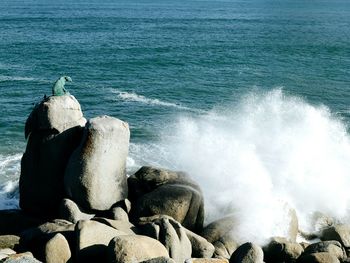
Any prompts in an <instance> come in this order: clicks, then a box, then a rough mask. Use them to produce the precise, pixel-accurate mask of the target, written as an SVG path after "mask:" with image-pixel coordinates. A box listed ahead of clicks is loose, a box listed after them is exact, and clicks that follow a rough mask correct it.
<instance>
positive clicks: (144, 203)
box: [128, 166, 204, 232]
mask: <svg viewBox="0 0 350 263" xmlns="http://www.w3.org/2000/svg"><path fill="white" fill-rule="evenodd" d="M128 185H129V189H130V190H129V193H130V194H129V199H130V200H131V201H132V204H133V205H132V208H131V211H130V215H129V216H130V219H131V220H132V221H137V220H138V218H140V217H148V216H153V215H168V216H171V217H173V218H174V219H175V220H176V221H178V222H179V223H181V224H182V225H183V226H184V227H186V228H187V229H189V230H192V231H194V232H198V231H200V230H201V229H202V227H203V220H204V203H203V196H202V193H201V190H200V188H199V186H198V185H197V184H196V183H195V182H193V181H192V180H191V179H190V178H189V177H188V176H187V175H186V174H184V173H182V172H173V171H169V170H166V169H160V168H154V167H146V166H144V167H142V168H141V169H140V170H138V171H137V172H136V173H135V175H133V176H131V177H129V178H128Z"/></svg>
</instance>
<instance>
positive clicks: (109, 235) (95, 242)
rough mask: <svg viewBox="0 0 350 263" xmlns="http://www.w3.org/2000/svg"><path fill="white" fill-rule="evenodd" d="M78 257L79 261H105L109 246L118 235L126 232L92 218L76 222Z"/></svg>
mask: <svg viewBox="0 0 350 263" xmlns="http://www.w3.org/2000/svg"><path fill="white" fill-rule="evenodd" d="M75 234H76V259H77V260H78V262H105V261H106V253H107V246H108V244H109V242H110V241H111V240H112V239H113V238H114V237H116V236H121V235H127V234H126V233H125V232H123V231H120V230H117V229H115V228H113V227H110V226H107V225H105V224H103V223H100V222H97V221H92V220H81V221H79V222H78V223H77V224H76V227H75Z"/></svg>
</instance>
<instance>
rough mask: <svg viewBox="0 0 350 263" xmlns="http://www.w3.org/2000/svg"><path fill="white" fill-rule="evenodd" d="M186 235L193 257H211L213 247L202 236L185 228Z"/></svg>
mask: <svg viewBox="0 0 350 263" xmlns="http://www.w3.org/2000/svg"><path fill="white" fill-rule="evenodd" d="M185 232H186V235H187V237H188V239H189V240H190V242H191V245H192V255H191V256H192V257H193V258H211V257H212V256H213V254H214V251H215V247H214V246H213V245H212V244H211V243H209V242H208V241H207V240H206V239H205V238H204V237H201V236H200V235H197V234H195V233H193V232H192V231H190V230H188V229H186V228H185Z"/></svg>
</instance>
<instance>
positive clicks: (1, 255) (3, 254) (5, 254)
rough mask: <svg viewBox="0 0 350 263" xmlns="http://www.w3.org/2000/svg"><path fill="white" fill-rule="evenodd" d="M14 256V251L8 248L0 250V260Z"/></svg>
mask: <svg viewBox="0 0 350 263" xmlns="http://www.w3.org/2000/svg"><path fill="white" fill-rule="evenodd" d="M14 254H16V251H14V250H12V249H10V248H2V249H0V260H2V259H5V258H8V257H9V256H10V255H14Z"/></svg>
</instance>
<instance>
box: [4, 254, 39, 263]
mask: <svg viewBox="0 0 350 263" xmlns="http://www.w3.org/2000/svg"><path fill="white" fill-rule="evenodd" d="M1 262H3V263H41V261H39V260H37V259H35V258H34V257H33V255H32V253H30V252H25V253H20V254H13V255H9V257H8V258H6V259H4V260H2V261H1Z"/></svg>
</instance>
